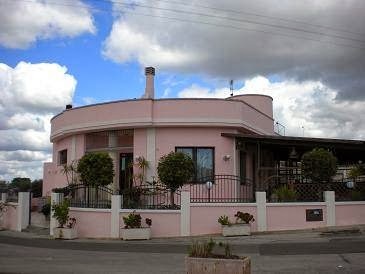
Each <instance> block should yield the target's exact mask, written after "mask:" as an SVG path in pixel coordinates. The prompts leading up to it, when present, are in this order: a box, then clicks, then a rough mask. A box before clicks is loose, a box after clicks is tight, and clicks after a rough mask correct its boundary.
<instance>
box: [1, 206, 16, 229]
mask: <svg viewBox="0 0 365 274" xmlns="http://www.w3.org/2000/svg"><path fill="white" fill-rule="evenodd" d="M9 204H10V206H8V208H7V211H6V212H5V213H4V215H3V217H2V218H3V226H4V228H5V229H9V230H14V231H15V230H17V222H18V208H19V207H18V204H17V203H9Z"/></svg>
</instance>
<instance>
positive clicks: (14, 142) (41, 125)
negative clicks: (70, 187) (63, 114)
mask: <svg viewBox="0 0 365 274" xmlns="http://www.w3.org/2000/svg"><path fill="white" fill-rule="evenodd" d="M75 88H76V80H75V78H74V77H73V76H72V75H69V74H67V68H66V67H64V66H61V65H59V64H55V63H52V64H49V63H40V64H31V63H25V62H20V63H19V64H17V65H16V66H15V67H14V68H12V67H10V66H8V65H6V64H3V63H0V164H1V166H2V168H0V179H11V178H13V177H16V176H27V177H31V178H32V179H35V178H41V177H42V162H43V161H46V160H48V159H50V151H51V143H50V141H49V136H50V119H51V117H52V116H53V115H55V114H56V113H58V112H60V111H61V110H62V109H64V107H65V105H66V104H69V103H71V102H72V98H73V95H74V92H75Z"/></svg>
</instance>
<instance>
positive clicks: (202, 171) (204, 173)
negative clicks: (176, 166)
mask: <svg viewBox="0 0 365 274" xmlns="http://www.w3.org/2000/svg"><path fill="white" fill-rule="evenodd" d="M176 151H177V152H183V153H184V154H186V155H189V156H190V158H191V159H192V160H193V162H194V165H195V175H194V178H193V179H194V180H195V181H196V180H200V179H202V178H204V177H210V176H214V148H212V147H176Z"/></svg>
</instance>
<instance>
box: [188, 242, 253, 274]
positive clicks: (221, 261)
mask: <svg viewBox="0 0 365 274" xmlns="http://www.w3.org/2000/svg"><path fill="white" fill-rule="evenodd" d="M214 248H216V249H217V248H218V249H220V250H216V252H215V253H213V249H214ZM217 251H218V252H217ZM185 268H186V273H188V274H197V273H199V274H209V273H214V274H225V273H237V274H250V273H251V259H250V258H249V257H239V256H237V255H233V254H232V252H231V247H230V245H229V244H228V243H225V244H223V243H221V242H220V243H219V244H218V246H217V245H216V243H215V242H214V241H213V240H212V239H211V240H210V241H209V242H206V241H205V242H193V244H192V245H191V247H190V248H189V255H188V256H187V257H185Z"/></svg>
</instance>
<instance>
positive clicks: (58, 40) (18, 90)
mask: <svg viewBox="0 0 365 274" xmlns="http://www.w3.org/2000/svg"><path fill="white" fill-rule="evenodd" d="M345 2H346V3H345V4H341V2H340V1H323V2H321V4H318V1H315V0H303V1H299V2H298V1H291V0H283V1H282V4H281V5H280V6H278V5H276V4H275V2H274V1H271V0H247V1H237V0H227V1H219V0H201V1H193V0H185V1H180V0H175V1H173V2H169V1H166V0H149V1H147V0H123V1H122V0H73V1H71V0H58V1H55V0H0V180H2V179H6V180H9V179H11V178H12V177H16V176H29V177H31V178H40V177H41V176H42V172H43V169H42V164H43V162H46V161H49V160H50V159H51V156H52V155H51V148H52V145H51V144H50V142H49V135H50V122H49V121H50V118H51V117H52V116H53V115H55V114H57V113H59V112H60V111H62V110H63V109H64V107H65V105H66V104H68V103H70V102H72V103H73V104H74V105H75V106H80V105H85V104H91V103H98V102H105V101H111V100H120V99H129V98H140V97H141V96H142V94H143V92H144V87H145V77H144V67H145V66H154V67H155V68H156V77H155V97H156V98H164V97H220V98H225V97H228V96H229V94H230V91H229V80H230V79H234V89H235V91H234V94H243V93H259V94H266V95H270V96H272V97H273V99H274V118H275V120H277V121H279V122H280V123H281V124H283V125H285V127H286V133H287V135H297V136H302V135H303V130H302V129H303V127H304V128H305V136H312V137H331V138H348V139H365V127H364V124H365V116H364V115H363V110H364V109H365V93H364V90H365V54H364V48H365V39H364V38H363V37H365V33H364V32H363V30H364V29H365V28H364V27H365V17H364V16H363V14H364V12H365V1H362V0H345Z"/></svg>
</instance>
